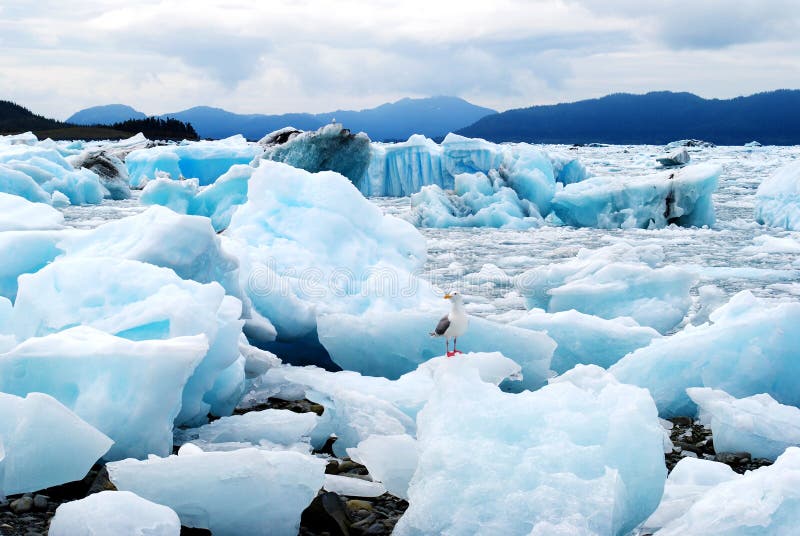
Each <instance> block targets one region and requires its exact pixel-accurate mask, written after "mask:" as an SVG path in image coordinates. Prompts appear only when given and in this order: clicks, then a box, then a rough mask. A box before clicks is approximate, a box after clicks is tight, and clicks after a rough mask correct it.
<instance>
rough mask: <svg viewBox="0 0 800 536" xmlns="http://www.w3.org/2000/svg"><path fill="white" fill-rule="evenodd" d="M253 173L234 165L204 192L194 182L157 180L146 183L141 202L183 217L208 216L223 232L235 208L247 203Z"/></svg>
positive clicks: (247, 168)
mask: <svg viewBox="0 0 800 536" xmlns="http://www.w3.org/2000/svg"><path fill="white" fill-rule="evenodd" d="M253 169H254V168H253V167H251V166H247V165H244V164H240V165H235V166H233V167H231V168H230V169H229V170H228V171H227V172H225V174H224V175H222V176H221V177H220V178H218V179H217V180H216V181H215V182H214V184H212V185H210V186H207V187H203V188H202V189H200V188H199V184H198V181H197V180H195V179H187V180H182V181H175V180H172V179H167V178H158V179H155V180H153V181H150V182H149V183H147V186H145V187H144V190H143V191H142V196H141V198H140V201H141V203H142V204H143V205H163V206H165V207H169V208H170V209H172V210H174V211H175V212H178V213H180V214H194V215H197V216H206V217H207V218H211V223H212V225H213V226H214V229H215V230H216V231H217V232H219V231H223V230H225V229H226V228H227V227H228V224H229V223H230V221H231V216H232V215H233V213H234V211H235V210H236V208H237V207H238V206H239V205H243V204H244V203H245V202H246V201H247V185H248V181H249V179H250V176H251V175H252V174H253Z"/></svg>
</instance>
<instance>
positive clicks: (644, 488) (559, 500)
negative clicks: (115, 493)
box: [395, 366, 666, 535]
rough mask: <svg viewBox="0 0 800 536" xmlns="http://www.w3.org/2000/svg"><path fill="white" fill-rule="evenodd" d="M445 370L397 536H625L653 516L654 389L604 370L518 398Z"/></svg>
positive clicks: (576, 374)
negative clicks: (622, 381) (629, 382)
mask: <svg viewBox="0 0 800 536" xmlns="http://www.w3.org/2000/svg"><path fill="white" fill-rule="evenodd" d="M440 372H441V373H440V374H436V375H435V379H436V383H437V389H436V390H435V391H434V392H433V394H432V396H431V398H430V400H429V402H428V404H427V405H426V406H425V408H424V409H423V410H422V411H421V412H420V414H419V416H418V417H417V426H418V429H417V439H418V442H417V447H418V451H419V465H418V467H417V470H416V473H415V474H414V477H413V478H412V480H411V484H410V487H409V491H408V495H409V503H410V506H409V508H408V510H407V511H406V513H405V514H404V515H403V517H402V518H401V519H400V521H399V523H398V524H397V527H396V528H395V534H398V535H409V534H420V535H421V534H478V533H495V534H508V535H514V534H521V535H522V534H524V535H528V534H597V535H609V534H616V535H623V534H627V533H628V532H629V531H630V530H632V529H633V528H634V527H636V526H637V525H638V524H639V523H641V522H642V521H644V520H645V519H646V518H647V517H648V516H649V515H650V514H651V513H652V512H653V511H654V510H655V508H656V506H657V505H658V502H659V499H660V498H661V494H662V491H663V486H664V481H665V478H666V467H665V466H664V432H663V429H662V428H661V425H660V424H659V421H658V416H657V413H656V408H655V406H654V405H653V401H652V399H651V398H650V396H649V395H648V393H647V391H646V390H644V389H640V388H636V387H634V386H630V385H623V384H620V383H619V382H617V381H616V380H615V379H614V378H613V377H612V376H610V375H609V374H607V373H605V371H603V370H602V369H600V368H599V367H595V366H579V367H576V368H575V369H573V370H572V371H570V372H569V373H567V374H565V375H563V376H561V377H559V378H558V379H557V380H556V381H555V382H554V383H551V384H550V385H548V386H546V387H543V388H542V389H540V390H539V391H535V392H530V391H525V392H523V393H520V394H506V393H503V392H501V391H500V390H498V389H497V387H495V386H493V385H491V384H488V383H485V382H482V381H481V380H480V378H478V376H477V374H475V372H474V371H470V370H468V369H461V370H459V369H455V368H450V369H448V370H446V371H445V369H440ZM445 372H446V373H445ZM620 423H624V426H620ZM476 459H479V460H481V462H480V463H479V464H476V463H475V460H476ZM467 467H469V470H465V468H467ZM511 497H513V499H510V498H511Z"/></svg>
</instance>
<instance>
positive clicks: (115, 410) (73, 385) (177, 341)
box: [0, 326, 208, 460]
mask: <svg viewBox="0 0 800 536" xmlns="http://www.w3.org/2000/svg"><path fill="white" fill-rule="evenodd" d="M207 351H208V344H207V339H206V337H205V336H204V335H196V336H192V337H178V338H174V339H169V340H156V341H130V340H127V339H122V338H119V337H114V336H112V335H109V334H107V333H104V332H102V331H98V330H96V329H94V328H90V327H88V326H78V327H74V328H71V329H68V330H66V331H62V332H59V333H56V334H53V335H48V336H46V337H41V338H32V339H28V340H26V341H23V342H22V343H20V344H19V345H18V346H17V347H16V348H14V349H13V350H11V351H9V352H6V353H4V354H0V391H1V392H5V393H10V394H15V395H18V396H24V395H27V394H28V393H32V392H42V393H46V394H49V395H50V396H52V397H53V398H55V399H57V400H58V401H59V402H61V403H62V404H64V405H65V406H67V407H68V408H69V409H71V410H72V411H74V412H75V413H76V414H77V415H78V416H79V417H80V418H81V419H84V420H85V421H86V422H88V423H89V424H91V425H92V426H94V427H95V428H97V429H98V430H100V431H101V432H103V433H104V434H106V435H108V436H109V437H110V438H111V439H113V440H114V445H113V446H112V447H111V449H110V450H109V451H108V453H107V454H106V455H105V458H106V459H109V460H113V459H120V458H125V457H129V456H133V457H146V456H147V455H148V454H160V455H165V454H168V453H169V452H171V450H172V426H173V421H174V420H175V417H176V416H177V415H178V411H179V410H180V408H181V393H182V392H183V387H184V385H185V384H186V381H187V380H188V379H189V377H190V376H191V375H192V373H193V372H194V369H195V368H196V367H197V365H198V364H199V363H200V361H201V359H202V358H203V356H204V355H205V354H206V352H207ZM142 393H147V396H143V394H142Z"/></svg>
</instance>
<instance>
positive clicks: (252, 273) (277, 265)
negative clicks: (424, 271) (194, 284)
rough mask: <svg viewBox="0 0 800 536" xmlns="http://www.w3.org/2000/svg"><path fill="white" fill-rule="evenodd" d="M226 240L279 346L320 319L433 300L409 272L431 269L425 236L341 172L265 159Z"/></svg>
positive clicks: (308, 332)
mask: <svg viewBox="0 0 800 536" xmlns="http://www.w3.org/2000/svg"><path fill="white" fill-rule="evenodd" d="M151 210H152V209H151ZM225 236H227V237H228V238H230V239H231V240H230V246H231V249H235V248H238V249H236V254H237V255H238V257H239V259H240V262H241V266H242V270H241V282H242V286H243V287H245V288H246V289H247V293H248V295H249V296H250V298H251V300H252V303H253V306H254V308H255V310H256V311H257V312H258V313H260V314H261V315H262V316H265V317H267V318H269V319H270V320H271V321H272V323H273V324H274V325H275V327H276V328H277V330H278V336H279V338H281V339H283V340H292V339H301V338H303V337H311V338H313V339H316V335H315V329H316V316H317V314H318V313H325V312H351V313H361V312H364V311H366V310H367V309H368V308H370V307H383V308H386V309H389V310H392V309H394V310H396V309H399V308H407V307H412V306H418V305H419V304H420V302H421V300H422V299H423V297H425V296H427V297H430V298H432V292H431V291H430V290H429V289H430V287H429V286H428V285H427V284H425V283H424V282H422V281H421V280H420V279H418V278H416V277H415V276H414V275H413V274H412V272H413V271H415V270H417V269H419V268H421V267H422V265H423V264H424V262H425V257H426V250H425V240H424V238H423V237H422V236H421V235H420V234H419V232H418V231H417V230H416V229H414V227H413V226H411V225H410V224H408V223H407V222H404V221H402V220H399V219H397V218H394V217H390V216H384V215H383V213H382V212H381V210H380V209H379V208H378V207H376V206H375V205H373V204H372V203H370V202H369V201H367V200H366V199H364V197H363V196H362V195H361V194H360V193H359V192H358V190H357V189H356V188H355V187H354V186H353V185H352V183H351V182H350V181H348V180H347V179H346V178H345V177H343V176H342V175H339V174H337V173H333V172H322V173H316V174H311V173H308V172H306V171H303V170H301V169H296V168H293V167H290V166H287V165H286V164H281V163H278V162H271V161H266V160H265V161H263V162H262V163H261V164H260V166H259V167H258V168H257V169H256V170H255V171H254V172H253V176H252V178H251V179H250V185H249V193H248V200H247V203H245V204H244V205H242V206H240V207H239V208H238V209H237V210H236V212H235V213H234V215H233V217H232V219H231V223H230V225H229V226H228V229H227V230H226V231H225ZM426 290H427V291H428V292H429V294H426V293H425V291H426Z"/></svg>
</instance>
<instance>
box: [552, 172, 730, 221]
mask: <svg viewBox="0 0 800 536" xmlns="http://www.w3.org/2000/svg"><path fill="white" fill-rule="evenodd" d="M721 173H722V168H721V167H720V166H718V165H715V164H697V165H694V166H688V167H685V168H683V169H681V170H678V171H663V172H659V173H656V174H653V175H648V176H645V177H624V176H608V177H600V176H597V177H592V178H590V179H587V180H585V181H581V182H579V183H576V184H570V185H568V186H566V187H565V188H564V189H562V190H559V191H558V192H556V194H555V196H554V197H553V205H552V206H553V212H555V214H556V216H558V218H559V219H560V220H561V221H562V222H564V223H565V224H567V225H572V226H574V227H598V228H601V229H616V228H622V229H630V228H641V229H647V228H660V227H665V226H667V225H670V224H675V225H680V226H683V227H702V226H704V225H707V226H712V225H714V221H715V213H714V203H713V201H712V198H711V194H713V193H714V191H715V190H716V189H717V183H718V181H719V176H720V174H721Z"/></svg>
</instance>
